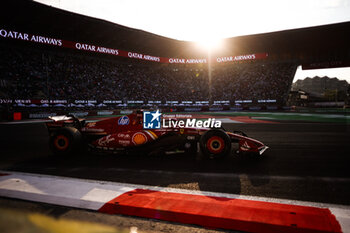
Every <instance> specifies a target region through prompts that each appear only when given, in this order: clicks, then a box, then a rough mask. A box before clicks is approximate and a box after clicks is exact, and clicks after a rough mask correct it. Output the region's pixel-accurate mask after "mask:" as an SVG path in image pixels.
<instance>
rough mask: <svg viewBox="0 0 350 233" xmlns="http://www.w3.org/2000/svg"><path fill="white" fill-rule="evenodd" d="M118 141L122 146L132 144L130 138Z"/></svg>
mask: <svg viewBox="0 0 350 233" xmlns="http://www.w3.org/2000/svg"><path fill="white" fill-rule="evenodd" d="M118 143H119V144H120V145H122V146H128V145H130V140H119V141H118Z"/></svg>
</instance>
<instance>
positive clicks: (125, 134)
mask: <svg viewBox="0 0 350 233" xmlns="http://www.w3.org/2000/svg"><path fill="white" fill-rule="evenodd" d="M117 136H118V138H123V139H128V138H130V134H128V133H118V135H117Z"/></svg>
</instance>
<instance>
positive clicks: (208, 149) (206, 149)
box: [199, 129, 231, 159]
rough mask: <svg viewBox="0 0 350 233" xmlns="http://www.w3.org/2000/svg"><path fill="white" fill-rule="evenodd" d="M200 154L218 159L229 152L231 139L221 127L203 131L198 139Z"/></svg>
mask: <svg viewBox="0 0 350 233" xmlns="http://www.w3.org/2000/svg"><path fill="white" fill-rule="evenodd" d="M199 145H200V149H201V152H202V154H203V155H204V156H205V157H207V158H209V159H219V158H223V157H225V156H227V155H228V154H229V153H230V152H231V139H230V137H229V136H228V135H227V134H226V132H225V131H223V130H221V129H211V130H209V131H207V132H205V133H204V134H203V135H202V137H201V138H200V140H199Z"/></svg>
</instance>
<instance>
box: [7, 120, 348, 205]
mask: <svg viewBox="0 0 350 233" xmlns="http://www.w3.org/2000/svg"><path fill="white" fill-rule="evenodd" d="M224 127H225V128H226V130H228V131H232V130H242V131H243V132H245V133H247V134H248V136H250V137H253V138H256V139H258V140H260V141H262V142H264V143H265V144H266V145H268V146H269V147H270V149H269V150H267V151H266V152H265V154H264V156H263V157H261V158H259V159H256V158H244V157H243V158H242V157H236V156H230V157H228V158H226V159H224V160H220V161H215V160H201V159H199V158H198V156H196V155H188V154H173V155H165V156H164V155H163V156H160V155H159V156H158V155H152V156H147V155H144V154H139V155H132V156H130V155H128V156H127V155H124V156H116V155H88V154H77V155H76V156H74V157H68V158H59V157H55V156H53V155H52V154H51V152H50V150H49V147H48V133H47V131H46V128H45V125H44V124H43V123H32V124H18V125H17V124H14V125H3V124H1V125H0V148H1V156H0V169H2V170H13V171H21V172H30V173H40V174H50V175H58V176H68V177H77V178H86V179H94V180H107V181H116V182H124V183H133V184H144V185H154V186H164V187H173V188H185V189H190V190H201V191H212V192H223V193H232V194H242V195H253V196H262V197H275V198H286V199H292V200H302V201H312V202H323V203H333V204H345V205H350V198H349V196H350V169H349V165H350V126H349V125H346V124H335V123H305V122H304V123H301V122H298V123H295V122H294V123H287V122H282V123H276V124H224Z"/></svg>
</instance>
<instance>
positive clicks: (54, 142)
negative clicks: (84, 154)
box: [49, 127, 82, 156]
mask: <svg viewBox="0 0 350 233" xmlns="http://www.w3.org/2000/svg"><path fill="white" fill-rule="evenodd" d="M49 146H50V149H51V151H52V152H53V154H54V155H57V156H66V155H72V154H73V153H74V152H77V151H78V150H79V149H81V147H82V135H81V133H80V132H79V130H78V129H76V128H73V127H63V128H61V129H58V130H57V131H55V132H53V133H52V135H51V136H50V140H49Z"/></svg>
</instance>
